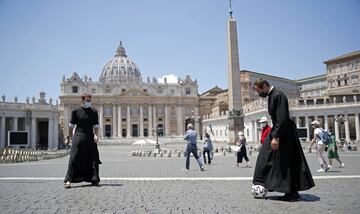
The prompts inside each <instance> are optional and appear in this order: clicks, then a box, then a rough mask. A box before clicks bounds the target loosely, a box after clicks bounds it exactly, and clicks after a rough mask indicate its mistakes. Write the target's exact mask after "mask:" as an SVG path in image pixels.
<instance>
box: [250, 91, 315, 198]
mask: <svg viewBox="0 0 360 214" xmlns="http://www.w3.org/2000/svg"><path fill="white" fill-rule="evenodd" d="M268 111H269V114H270V116H271V120H272V124H273V127H272V129H271V132H270V134H269V135H268V136H267V138H266V139H265V142H264V145H263V147H262V148H261V150H260V152H259V155H258V158H257V162H256V167H255V172H254V178H253V183H254V184H256V185H262V186H264V187H265V188H267V189H268V190H270V191H276V192H282V193H292V192H295V191H302V190H307V189H310V188H312V187H314V186H315V184H314V180H313V178H312V175H311V172H310V169H309V166H308V164H307V162H306V159H305V156H304V153H303V150H302V147H301V144H300V141H299V137H298V134H297V129H296V125H295V123H294V122H293V121H292V120H291V119H290V117H289V105H288V100H287V98H286V96H285V94H284V93H283V92H282V91H279V90H277V89H275V88H273V90H272V91H271V92H270V93H269V98H268ZM277 137H278V138H279V139H280V140H279V148H278V150H272V149H271V140H272V139H273V138H277Z"/></svg>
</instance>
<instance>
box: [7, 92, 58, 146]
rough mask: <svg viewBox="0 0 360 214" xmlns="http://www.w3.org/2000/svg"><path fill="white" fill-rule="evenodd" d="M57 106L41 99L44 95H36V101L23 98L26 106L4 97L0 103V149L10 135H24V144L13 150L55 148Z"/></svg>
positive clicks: (56, 140) (56, 141)
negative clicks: (25, 139)
mask: <svg viewBox="0 0 360 214" xmlns="http://www.w3.org/2000/svg"><path fill="white" fill-rule="evenodd" d="M59 115H60V112H59V111H58V106H57V105H53V103H52V99H50V100H49V103H47V102H46V100H45V93H44V92H41V93H40V99H39V100H38V101H36V99H35V97H33V98H32V100H31V102H30V98H29V97H28V98H27V99H26V103H19V102H18V99H17V97H15V98H14V101H13V102H11V101H6V99H5V95H3V96H2V102H0V147H1V148H3V147H8V146H12V145H13V144H12V145H9V144H8V143H9V133H10V132H27V133H28V143H27V144H21V145H18V144H17V146H16V147H24V148H32V149H57V148H58V144H59V139H58V137H59V128H58V127H59ZM15 144H16V142H15Z"/></svg>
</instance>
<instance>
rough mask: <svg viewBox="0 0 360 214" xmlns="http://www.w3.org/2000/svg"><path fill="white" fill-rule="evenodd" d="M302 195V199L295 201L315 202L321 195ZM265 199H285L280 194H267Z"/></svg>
mask: <svg viewBox="0 0 360 214" xmlns="http://www.w3.org/2000/svg"><path fill="white" fill-rule="evenodd" d="M300 196H301V200H299V201H295V202H315V201H320V197H319V196H316V195H311V194H300ZM264 199H267V200H273V201H284V200H283V199H282V198H281V196H278V195H272V196H266V197H265V198H264ZM284 202H287V201H284Z"/></svg>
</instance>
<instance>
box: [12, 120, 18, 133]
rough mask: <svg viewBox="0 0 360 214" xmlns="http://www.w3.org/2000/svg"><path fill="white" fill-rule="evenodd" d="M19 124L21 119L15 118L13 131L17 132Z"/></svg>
mask: <svg viewBox="0 0 360 214" xmlns="http://www.w3.org/2000/svg"><path fill="white" fill-rule="evenodd" d="M18 122H19V118H18V117H14V126H13V130H12V131H17V130H18Z"/></svg>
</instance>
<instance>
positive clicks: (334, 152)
mask: <svg viewBox="0 0 360 214" xmlns="http://www.w3.org/2000/svg"><path fill="white" fill-rule="evenodd" d="M330 134H331V143H330V144H329V145H328V158H329V164H330V165H329V167H330V169H331V168H332V160H333V159H335V160H337V161H338V162H339V164H340V168H344V167H345V164H344V162H342V161H341V160H340V158H339V154H338V147H337V145H336V140H335V136H334V134H333V133H332V132H330Z"/></svg>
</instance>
